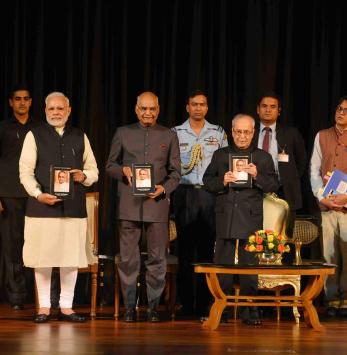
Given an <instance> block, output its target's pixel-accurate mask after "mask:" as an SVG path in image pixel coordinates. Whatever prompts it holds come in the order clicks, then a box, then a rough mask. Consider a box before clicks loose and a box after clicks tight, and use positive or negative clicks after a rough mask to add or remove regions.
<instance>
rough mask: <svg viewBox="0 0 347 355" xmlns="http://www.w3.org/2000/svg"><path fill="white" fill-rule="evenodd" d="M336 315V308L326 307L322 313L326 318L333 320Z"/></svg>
mask: <svg viewBox="0 0 347 355" xmlns="http://www.w3.org/2000/svg"><path fill="white" fill-rule="evenodd" d="M337 313H338V308H337V307H328V308H327V309H326V311H325V313H324V315H325V316H326V317H328V318H335V317H336V316H337Z"/></svg>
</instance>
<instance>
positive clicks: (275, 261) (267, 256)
mask: <svg viewBox="0 0 347 355" xmlns="http://www.w3.org/2000/svg"><path fill="white" fill-rule="evenodd" d="M257 257H258V260H259V265H282V254H280V253H257Z"/></svg>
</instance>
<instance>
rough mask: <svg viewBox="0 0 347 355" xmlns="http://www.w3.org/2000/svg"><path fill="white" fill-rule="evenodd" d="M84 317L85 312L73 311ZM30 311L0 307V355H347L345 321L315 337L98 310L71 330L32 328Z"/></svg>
mask: <svg viewBox="0 0 347 355" xmlns="http://www.w3.org/2000/svg"><path fill="white" fill-rule="evenodd" d="M77 310H78V311H81V312H83V313H84V312H85V313H87V312H88V309H87V308H77ZM33 312H34V308H33V306H28V305H26V307H25V309H24V310H23V311H13V310H11V308H10V307H9V306H8V305H7V304H0V354H1V355H4V354H11V355H12V354H35V355H37V354H105V355H113V354H153V355H156V354H179V355H180V354H305V355H307V354H327V355H328V354H329V355H331V354H333V355H344V354H347V320H338V319H334V320H333V321H322V324H323V325H324V326H325V331H324V332H322V333H320V332H315V331H313V330H312V329H309V328H307V327H306V325H305V324H304V322H303V321H302V322H301V323H300V324H295V322H294V321H292V320H283V321H280V322H277V321H276V320H274V319H264V320H263V325H262V326H261V327H250V326H247V325H244V324H242V323H241V321H240V320H231V321H229V322H228V323H225V324H221V325H220V326H219V328H218V329H217V330H215V331H209V330H206V329H204V328H203V327H202V325H201V323H200V322H199V321H198V320H190V321H182V320H176V321H168V320H167V321H163V322H160V323H156V324H151V323H147V322H145V321H140V322H138V323H132V324H128V323H124V322H122V321H115V320H113V319H112V312H113V309H112V308H111V307H104V308H102V309H100V308H99V309H98V317H97V319H96V320H93V321H88V322H86V323H83V324H73V323H66V322H59V321H57V320H52V321H50V322H49V323H47V324H34V323H33V322H32V315H33Z"/></svg>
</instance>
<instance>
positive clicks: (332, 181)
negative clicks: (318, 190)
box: [322, 170, 347, 197]
mask: <svg viewBox="0 0 347 355" xmlns="http://www.w3.org/2000/svg"><path fill="white" fill-rule="evenodd" d="M327 175H329V174H327ZM340 194H347V174H346V173H344V172H342V171H341V170H334V171H333V172H332V173H331V175H330V177H329V179H328V181H327V183H326V185H325V187H324V189H323V193H322V195H323V197H326V196H329V195H340Z"/></svg>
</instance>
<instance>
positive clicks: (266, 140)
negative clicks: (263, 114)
mask: <svg viewBox="0 0 347 355" xmlns="http://www.w3.org/2000/svg"><path fill="white" fill-rule="evenodd" d="M263 131H265V135H264V139H263V150H266V151H267V152H268V151H269V146H270V132H271V128H270V127H265V128H263Z"/></svg>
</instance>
